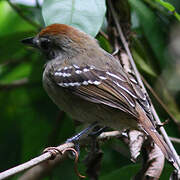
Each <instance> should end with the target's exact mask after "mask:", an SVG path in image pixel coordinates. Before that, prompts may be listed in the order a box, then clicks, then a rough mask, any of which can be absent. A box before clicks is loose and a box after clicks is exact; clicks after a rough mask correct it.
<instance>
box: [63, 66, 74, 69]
mask: <svg viewBox="0 0 180 180" xmlns="http://www.w3.org/2000/svg"><path fill="white" fill-rule="evenodd" d="M68 69H72V66H68V67H67V66H66V67H64V70H68Z"/></svg>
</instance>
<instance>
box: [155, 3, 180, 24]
mask: <svg viewBox="0 0 180 180" xmlns="http://www.w3.org/2000/svg"><path fill="white" fill-rule="evenodd" d="M155 1H156V2H158V3H159V4H161V5H162V6H163V7H164V8H166V9H167V10H168V11H171V12H173V14H174V16H175V17H176V18H177V19H178V20H179V21H180V15H179V14H178V13H177V12H176V11H175V10H176V9H175V7H174V6H173V5H172V4H170V3H169V2H164V1H163V0H155Z"/></svg>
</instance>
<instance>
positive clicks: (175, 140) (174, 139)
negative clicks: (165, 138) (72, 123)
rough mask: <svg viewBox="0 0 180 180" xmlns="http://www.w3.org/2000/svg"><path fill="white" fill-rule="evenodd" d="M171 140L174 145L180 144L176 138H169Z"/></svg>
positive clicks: (179, 140)
mask: <svg viewBox="0 0 180 180" xmlns="http://www.w3.org/2000/svg"><path fill="white" fill-rule="evenodd" d="M169 139H170V140H171V141H172V142H174V143H180V139H179V138H175V137H169Z"/></svg>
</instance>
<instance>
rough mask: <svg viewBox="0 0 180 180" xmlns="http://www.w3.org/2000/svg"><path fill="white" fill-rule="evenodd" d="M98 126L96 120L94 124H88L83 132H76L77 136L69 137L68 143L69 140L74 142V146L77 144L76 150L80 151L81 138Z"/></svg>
mask: <svg viewBox="0 0 180 180" xmlns="http://www.w3.org/2000/svg"><path fill="white" fill-rule="evenodd" d="M96 126H97V122H94V123H93V124H91V125H90V126H88V127H87V128H86V129H83V130H82V131H81V132H79V133H78V134H76V135H75V136H73V137H71V138H69V139H67V140H66V143H69V142H73V143H74V146H75V150H76V151H77V152H78V153H79V152H80V148H79V140H80V138H81V137H82V136H83V135H85V134H88V132H89V131H90V130H92V129H93V128H95V127H96Z"/></svg>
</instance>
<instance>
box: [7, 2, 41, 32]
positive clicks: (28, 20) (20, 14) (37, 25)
mask: <svg viewBox="0 0 180 180" xmlns="http://www.w3.org/2000/svg"><path fill="white" fill-rule="evenodd" d="M7 2H8V4H9V5H10V6H11V8H12V9H14V10H15V11H16V12H17V14H18V15H19V16H21V17H22V18H23V19H24V20H25V21H27V22H28V23H29V24H31V25H33V26H34V27H36V28H38V29H41V26H40V25H39V24H37V23H36V22H34V21H32V19H30V18H29V17H27V16H25V15H24V13H23V12H22V11H21V9H20V8H19V7H17V6H16V5H15V4H13V3H12V2H11V1H10V0H7Z"/></svg>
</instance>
